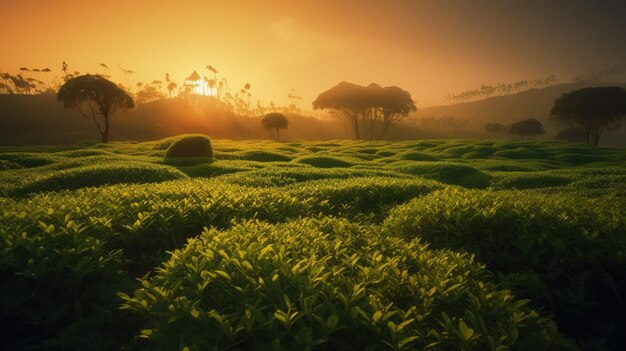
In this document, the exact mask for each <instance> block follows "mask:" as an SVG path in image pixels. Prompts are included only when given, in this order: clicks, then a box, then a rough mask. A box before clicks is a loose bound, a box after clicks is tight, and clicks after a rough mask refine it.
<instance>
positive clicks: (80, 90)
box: [57, 74, 135, 143]
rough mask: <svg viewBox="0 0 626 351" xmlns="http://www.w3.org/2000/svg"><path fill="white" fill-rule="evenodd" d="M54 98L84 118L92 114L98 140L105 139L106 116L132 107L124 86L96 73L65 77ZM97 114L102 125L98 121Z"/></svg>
mask: <svg viewBox="0 0 626 351" xmlns="http://www.w3.org/2000/svg"><path fill="white" fill-rule="evenodd" d="M57 100H59V101H63V106H64V107H65V108H73V109H76V110H78V111H79V112H80V113H81V114H82V115H83V116H84V117H85V118H90V117H91V118H92V119H93V121H94V123H95V124H96V127H97V128H98V132H100V135H101V136H102V142H103V143H106V142H108V141H109V117H110V116H111V115H113V114H114V113H115V112H117V111H118V110H123V109H131V108H133V107H135V102H134V101H133V98H132V97H131V96H130V95H129V94H128V93H127V92H126V91H124V89H122V88H120V87H118V86H117V85H116V84H115V83H113V82H111V81H109V80H107V79H105V78H103V77H102V76H99V75H90V74H86V75H82V76H78V77H75V78H70V79H68V80H67V81H66V82H65V84H63V85H62V86H61V88H60V89H59V92H58V94H57ZM98 116H101V117H102V119H103V122H104V126H102V125H101V124H100V121H99V120H98Z"/></svg>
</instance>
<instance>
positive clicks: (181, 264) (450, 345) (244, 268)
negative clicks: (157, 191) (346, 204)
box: [120, 218, 567, 350]
mask: <svg viewBox="0 0 626 351" xmlns="http://www.w3.org/2000/svg"><path fill="white" fill-rule="evenodd" d="M141 284H142V287H141V288H139V289H138V290H136V291H135V293H134V294H132V295H131V296H128V295H126V294H120V296H121V297H122V298H123V299H124V300H125V301H126V302H125V304H124V306H123V308H124V309H128V310H131V311H133V312H135V313H136V314H137V315H138V316H140V317H141V318H142V319H143V320H145V324H144V326H143V329H142V330H141V332H140V333H139V339H138V344H137V346H139V347H140V348H143V349H154V348H159V349H164V350H172V349H189V350H206V349H240V350H270V349H275V350H279V349H280V350H305V349H309V350H311V349H318V350H324V349H326V350H381V349H389V350H404V349H412V350H414V349H417V350H420V349H425V348H427V347H436V348H438V349H442V350H448V349H485V350H486V349H493V350H495V349H498V348H501V349H504V348H508V347H511V348H512V349H519V350H528V349H538V350H541V349H544V350H547V349H565V347H566V345H567V344H566V343H564V342H563V340H561V339H560V338H559V336H558V335H557V334H556V332H555V328H554V326H553V324H552V322H551V321H550V320H548V319H545V318H542V317H540V316H538V315H537V313H535V312H533V311H530V310H528V309H527V308H525V307H524V302H520V301H516V300H514V299H512V298H511V295H510V293H509V292H508V291H503V290H498V289H497V288H496V287H495V286H494V285H493V283H490V282H489V281H488V279H487V274H486V272H485V271H484V270H483V269H482V268H481V267H480V266H479V265H477V264H476V263H474V262H473V259H472V257H470V256H468V255H465V254H458V253H454V252H451V251H431V250H427V249H426V247H425V246H424V245H422V244H420V243H419V241H417V240H413V241H410V242H404V241H402V240H399V239H396V238H391V237H386V236H380V235H378V233H377V230H376V229H375V228H371V227H367V226H358V225H354V224H351V223H349V222H347V221H342V220H335V219H328V218H327V219H319V220H317V219H303V220H298V221H295V222H290V223H286V224H281V225H276V226H273V225H268V224H264V223H258V222H244V223H241V224H238V225H236V226H235V227H233V228H231V229H230V230H228V231H226V232H220V231H217V230H208V229H207V230H205V231H204V232H203V234H202V235H201V236H200V237H198V238H197V239H192V240H190V241H189V243H188V244H187V246H186V247H185V248H184V249H182V250H176V251H175V252H173V253H172V256H171V258H170V260H169V261H168V262H166V263H165V264H164V265H163V266H162V267H161V268H160V269H159V270H158V273H157V274H156V275H155V276H154V277H152V278H149V279H142V281H141Z"/></svg>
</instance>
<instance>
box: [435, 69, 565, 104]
mask: <svg viewBox="0 0 626 351" xmlns="http://www.w3.org/2000/svg"><path fill="white" fill-rule="evenodd" d="M556 82H557V78H556V76H555V75H554V74H551V75H549V76H547V77H545V78H537V79H525V80H520V81H517V82H514V83H508V84H507V83H498V84H496V85H481V86H480V88H477V89H472V90H467V91H463V92H460V93H458V94H448V95H447V96H446V97H445V99H446V102H447V103H460V102H468V101H476V100H481V99H485V98H489V97H493V96H502V95H508V94H514V93H519V92H522V91H526V90H529V89H534V88H543V87H547V86H550V85H553V84H554V83H556Z"/></svg>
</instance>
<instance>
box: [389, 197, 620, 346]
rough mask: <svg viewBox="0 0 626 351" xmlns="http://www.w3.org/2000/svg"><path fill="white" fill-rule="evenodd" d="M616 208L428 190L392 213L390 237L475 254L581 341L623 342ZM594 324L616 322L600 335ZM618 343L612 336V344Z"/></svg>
mask: <svg viewBox="0 0 626 351" xmlns="http://www.w3.org/2000/svg"><path fill="white" fill-rule="evenodd" d="M620 211H622V210H621V209H620V207H619V205H617V204H614V203H613V204H612V203H610V202H609V203H607V202H606V201H604V202H601V201H591V200H585V199H581V198H579V197H576V196H565V195H559V196H548V195H545V194H536V193H535V194H533V193H527V192H522V191H512V190H509V191H493V190H488V191H485V190H465V189H459V188H451V189H446V190H442V191H435V192H432V193H430V194H428V195H426V196H424V197H421V198H418V199H415V200H413V201H410V202H408V203H406V204H404V205H400V206H398V207H396V208H395V209H393V210H391V211H390V214H389V216H388V218H387V219H386V221H385V224H384V226H385V228H386V230H387V231H388V233H389V234H391V235H395V236H400V237H405V238H415V237H419V238H421V239H422V240H424V241H426V242H428V243H429V244H430V245H431V247H433V248H449V249H455V250H464V251H466V252H469V253H472V254H475V255H476V257H477V258H478V260H479V261H481V262H484V263H485V264H486V265H487V268H488V269H490V270H492V271H494V272H496V273H497V274H498V275H499V276H500V277H501V278H502V282H503V283H504V284H505V285H506V286H508V287H509V288H511V289H513V291H514V292H515V293H516V294H517V295H521V296H523V297H525V298H530V300H531V301H532V302H533V303H535V306H540V307H542V308H547V309H548V311H549V312H550V313H553V314H554V317H555V320H556V321H557V324H558V326H559V329H560V330H563V331H564V332H565V333H566V334H568V335H571V336H572V337H576V338H581V339H583V340H585V342H587V341H591V340H594V339H604V340H608V342H609V343H611V342H613V343H615V344H617V345H619V344H623V343H624V342H625V341H626V340H625V338H624V336H623V334H621V335H618V334H619V333H617V332H615V331H616V330H624V329H623V328H625V327H626V317H624V316H625V315H626V308H625V307H624V305H623V304H622V302H621V301H622V298H623V296H626V256H625V251H626V250H625V249H624V248H625V247H626V235H624V233H626V225H625V221H624V216H623V212H620ZM594 325H614V326H615V327H614V328H613V329H611V328H604V330H598V329H597V328H595V327H594ZM616 338H618V339H616Z"/></svg>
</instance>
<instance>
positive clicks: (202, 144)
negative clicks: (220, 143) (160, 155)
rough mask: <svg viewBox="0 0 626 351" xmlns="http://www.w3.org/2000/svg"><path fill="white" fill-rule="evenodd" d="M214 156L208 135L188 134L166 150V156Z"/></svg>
mask: <svg viewBox="0 0 626 351" xmlns="http://www.w3.org/2000/svg"><path fill="white" fill-rule="evenodd" d="M178 157H209V158H211V157H213V146H212V145H211V139H209V137H208V136H206V135H186V136H183V137H182V138H180V139H177V140H176V141H174V142H173V143H172V144H171V145H170V146H169V147H168V148H167V151H166V152H165V158H178Z"/></svg>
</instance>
